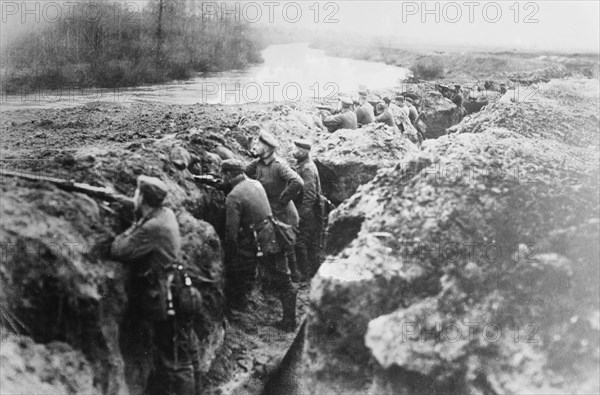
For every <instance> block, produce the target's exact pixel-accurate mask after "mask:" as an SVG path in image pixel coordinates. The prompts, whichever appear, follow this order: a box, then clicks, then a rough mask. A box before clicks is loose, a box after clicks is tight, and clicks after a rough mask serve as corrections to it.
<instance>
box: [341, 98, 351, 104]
mask: <svg viewBox="0 0 600 395" xmlns="http://www.w3.org/2000/svg"><path fill="white" fill-rule="evenodd" d="M340 100H341V101H342V104H345V105H347V106H351V105H352V99H350V98H349V97H347V96H342V97H340Z"/></svg>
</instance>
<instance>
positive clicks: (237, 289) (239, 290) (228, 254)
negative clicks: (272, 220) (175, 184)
mask: <svg viewBox="0 0 600 395" xmlns="http://www.w3.org/2000/svg"><path fill="white" fill-rule="evenodd" d="M221 176H222V178H223V183H225V184H227V185H229V186H231V187H232V188H233V189H232V190H231V192H230V193H229V194H228V195H227V199H226V221H225V222H226V224H225V279H226V280H225V294H226V296H227V304H228V308H229V309H230V310H244V309H245V308H246V306H247V304H248V296H249V294H250V292H251V290H252V287H253V285H254V281H255V278H256V268H257V266H258V261H259V257H257V255H258V247H257V244H256V240H255V236H254V231H256V230H257V229H256V228H258V226H257V224H261V226H267V225H269V224H266V223H263V222H265V221H266V220H267V218H268V217H269V216H271V215H272V213H271V207H270V206H269V199H268V198H267V194H266V192H265V189H264V188H263V186H262V184H261V183H260V182H258V181H256V180H251V179H249V178H248V177H247V176H246V175H245V174H244V166H243V164H242V163H241V162H240V161H239V160H236V159H227V160H225V161H224V162H222V163H221ZM266 222H268V221H266ZM271 226H272V225H271ZM258 230H259V231H260V229H258Z"/></svg>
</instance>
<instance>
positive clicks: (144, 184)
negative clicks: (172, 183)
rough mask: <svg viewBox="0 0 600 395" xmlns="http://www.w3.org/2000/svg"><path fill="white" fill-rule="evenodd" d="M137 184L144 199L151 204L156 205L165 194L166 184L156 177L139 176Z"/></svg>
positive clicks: (166, 190)
mask: <svg viewBox="0 0 600 395" xmlns="http://www.w3.org/2000/svg"><path fill="white" fill-rule="evenodd" d="M137 185H138V188H139V189H140V192H141V193H142V194H143V195H144V200H145V201H146V202H148V204H150V205H151V206H158V205H160V204H161V203H162V201H163V200H164V199H165V197H166V196H167V192H168V189H167V185H166V184H165V183H164V182H162V181H161V180H160V179H158V178H156V177H149V176H139V177H138V179H137Z"/></svg>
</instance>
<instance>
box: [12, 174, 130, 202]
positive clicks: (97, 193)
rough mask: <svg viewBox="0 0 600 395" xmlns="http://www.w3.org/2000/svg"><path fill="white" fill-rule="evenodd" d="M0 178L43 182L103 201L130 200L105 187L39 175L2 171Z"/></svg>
mask: <svg viewBox="0 0 600 395" xmlns="http://www.w3.org/2000/svg"><path fill="white" fill-rule="evenodd" d="M0 176H8V177H15V178H22V179H24V180H29V181H45V182H50V183H52V184H54V185H56V186H57V187H59V188H61V189H63V190H66V191H68V192H79V193H83V194H86V195H89V196H92V197H96V198H99V199H102V200H105V201H109V202H111V201H116V200H130V199H129V198H128V197H127V196H125V195H121V194H119V193H116V192H115V191H114V190H113V189H112V188H107V187H95V186H92V185H89V184H84V183H80V182H74V181H72V180H65V179H63V178H57V177H50V176H42V175H39V174H31V173H24V172H17V171H11V170H5V169H2V170H1V171H0Z"/></svg>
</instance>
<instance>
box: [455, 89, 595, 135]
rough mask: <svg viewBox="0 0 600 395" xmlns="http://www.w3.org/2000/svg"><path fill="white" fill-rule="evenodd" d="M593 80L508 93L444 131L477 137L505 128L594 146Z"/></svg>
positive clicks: (521, 133)
mask: <svg viewBox="0 0 600 395" xmlns="http://www.w3.org/2000/svg"><path fill="white" fill-rule="evenodd" d="M596 82H597V81H595V80H569V81H559V80H555V81H552V82H550V83H548V84H544V85H541V86H539V87H532V88H529V89H526V90H523V89H522V90H520V91H515V90H510V91H508V92H507V93H506V94H505V95H504V96H503V98H502V99H501V100H500V102H498V103H495V104H493V105H490V106H488V107H486V110H485V111H482V112H479V113H477V114H474V115H472V116H471V117H469V118H467V119H465V120H464V121H463V122H461V123H460V124H458V125H455V126H453V127H451V128H449V129H448V133H480V132H483V131H485V130H487V129H489V128H506V129H510V130H514V131H516V132H517V133H519V134H520V135H522V136H524V137H529V138H536V139H551V140H554V141H562V142H564V143H566V144H570V145H576V146H580V147H587V146H589V145H598V136H599V134H598V122H599V119H598V112H597V111H598V106H599V105H600V103H599V101H598V85H597V83H596Z"/></svg>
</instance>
